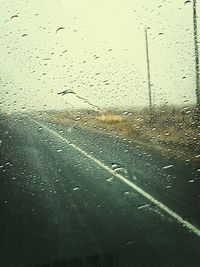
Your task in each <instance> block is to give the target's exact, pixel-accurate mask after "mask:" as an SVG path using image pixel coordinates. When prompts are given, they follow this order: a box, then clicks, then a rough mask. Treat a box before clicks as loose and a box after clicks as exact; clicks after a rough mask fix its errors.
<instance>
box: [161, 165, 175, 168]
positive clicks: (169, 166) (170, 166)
mask: <svg viewBox="0 0 200 267" xmlns="http://www.w3.org/2000/svg"><path fill="white" fill-rule="evenodd" d="M173 166H174V165H167V166H164V167H163V169H170V168H172V167H173Z"/></svg>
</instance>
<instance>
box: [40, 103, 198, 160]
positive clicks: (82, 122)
mask: <svg viewBox="0 0 200 267" xmlns="http://www.w3.org/2000/svg"><path fill="white" fill-rule="evenodd" d="M152 113H153V114H152V115H150V114H149V110H148V109H147V108H143V109H140V110H138V109H137V110H133V109H132V110H128V111H125V112H124V111H119V110H118V111H113V110H107V111H104V112H95V111H88V110H82V111H75V112H66V111H62V112H61V111H60V112H56V111H51V112H45V113H44V112H43V113H42V118H43V119H45V120H47V121H51V122H59V123H64V124H70V125H77V126H80V127H86V128H89V129H91V130H95V131H104V132H107V133H110V134H118V135H120V136H121V137H122V138H126V139H128V140H130V141H131V142H133V143H137V144H139V145H142V146H145V147H146V148H148V149H154V150H156V151H159V152H160V153H163V154H165V155H169V156H172V157H176V158H177V159H181V160H185V161H186V162H192V163H193V164H195V165H198V164H200V125H199V124H198V120H197V117H196V111H195V108H194V107H193V106H189V107H174V106H159V107H155V108H154V110H153V112H152ZM40 115H41V113H40Z"/></svg>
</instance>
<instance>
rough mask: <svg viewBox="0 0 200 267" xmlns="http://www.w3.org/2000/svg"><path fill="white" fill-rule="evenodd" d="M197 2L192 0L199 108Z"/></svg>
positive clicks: (198, 105)
mask: <svg viewBox="0 0 200 267" xmlns="http://www.w3.org/2000/svg"><path fill="white" fill-rule="evenodd" d="M196 10H197V4H196V0H193V24H194V49H195V67H196V96H197V108H198V111H199V110H200V69H199V48H198V33H197V11H196Z"/></svg>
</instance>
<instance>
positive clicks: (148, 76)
mask: <svg viewBox="0 0 200 267" xmlns="http://www.w3.org/2000/svg"><path fill="white" fill-rule="evenodd" d="M147 29H149V28H145V41H146V58H147V78H148V91H149V110H150V115H151V117H152V111H153V109H152V94H151V75H150V64H149V44H148V33H147Z"/></svg>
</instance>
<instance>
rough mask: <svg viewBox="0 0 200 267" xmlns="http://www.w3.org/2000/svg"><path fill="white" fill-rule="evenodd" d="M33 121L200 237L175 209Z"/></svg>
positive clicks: (198, 231)
mask: <svg viewBox="0 0 200 267" xmlns="http://www.w3.org/2000/svg"><path fill="white" fill-rule="evenodd" d="M33 121H34V122H36V123H37V124H38V125H40V126H42V127H43V128H44V129H46V130H47V131H49V132H51V133H52V134H54V135H55V136H57V137H58V138H59V139H61V140H63V141H65V142H66V143H67V144H69V145H70V146H71V147H73V148H74V149H76V150H77V151H79V152H80V153H82V154H83V155H84V156H86V157H87V158H89V159H90V160H91V161H93V162H95V163H96V164H97V165H99V166H100V167H101V168H102V169H104V170H106V171H108V172H109V173H111V174H112V175H113V176H115V177H117V178H118V179H119V180H121V181H122V182H124V183H125V184H127V185H128V186H130V187H131V188H132V189H134V190H135V191H137V192H138V193H139V194H141V195H142V196H143V197H145V198H146V199H148V200H149V201H150V202H152V203H153V204H154V205H156V206H157V207H158V208H160V209H161V210H163V211H164V212H165V213H167V214H169V215H170V216H171V217H172V218H174V219H175V220H176V221H177V222H178V223H180V224H181V225H182V226H184V227H185V228H187V229H188V230H190V231H191V232H193V233H194V234H196V235H197V236H199V237H200V229H198V228H197V227H196V226H194V225H193V224H191V223H190V222H188V221H186V220H184V219H183V218H182V217H181V216H180V215H179V214H177V213H176V212H175V211H173V210H171V209H170V208H168V207H167V206H166V205H164V204H163V203H162V202H160V201H159V200H157V199H155V198H154V197H153V196H152V195H150V194H149V193H147V192H146V191H144V190H143V189H142V188H140V187H139V186H137V185H135V184H134V183H133V182H131V181H129V180H128V179H127V178H125V177H124V176H123V175H121V174H119V173H116V172H114V171H113V170H112V169H111V168H110V167H108V166H107V165H105V164H104V163H103V162H101V161H100V160H98V159H96V158H94V157H93V156H91V155H89V154H88V153H87V152H86V151H84V150H83V149H81V148H80V147H78V146H76V145H75V144H72V143H71V142H69V141H68V140H67V139H66V138H64V137H62V136H61V135H59V134H58V133H56V132H55V131H53V130H51V129H49V128H48V127H47V126H45V125H44V124H42V123H40V122H38V121H36V120H33Z"/></svg>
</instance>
